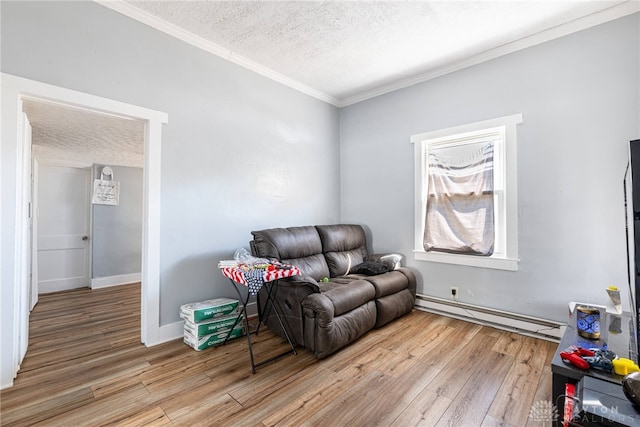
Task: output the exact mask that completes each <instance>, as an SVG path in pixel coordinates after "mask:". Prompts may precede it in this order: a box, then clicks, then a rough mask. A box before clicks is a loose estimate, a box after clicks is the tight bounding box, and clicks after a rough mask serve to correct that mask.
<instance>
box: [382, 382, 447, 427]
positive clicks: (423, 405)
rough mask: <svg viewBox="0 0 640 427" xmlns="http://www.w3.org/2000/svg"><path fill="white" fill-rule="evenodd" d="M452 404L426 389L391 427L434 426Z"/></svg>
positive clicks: (445, 398)
mask: <svg viewBox="0 0 640 427" xmlns="http://www.w3.org/2000/svg"><path fill="white" fill-rule="evenodd" d="M452 402H453V401H452V400H451V399H449V398H447V397H444V396H442V395H438V394H437V393H436V392H435V391H433V390H429V389H427V388H425V389H423V390H422V391H421V392H420V394H418V396H416V398H415V399H413V401H411V403H410V404H409V405H408V406H407V407H406V408H404V410H403V411H402V412H401V413H400V414H399V415H398V417H397V418H396V419H395V420H394V421H393V422H392V423H391V424H390V425H391V426H393V427H413V426H424V427H426V426H434V425H435V424H436V423H437V422H438V420H439V419H440V418H441V417H442V415H443V414H444V413H445V412H446V410H447V409H448V408H449V406H451V403H452Z"/></svg>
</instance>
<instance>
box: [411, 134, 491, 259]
mask: <svg viewBox="0 0 640 427" xmlns="http://www.w3.org/2000/svg"><path fill="white" fill-rule="evenodd" d="M493 146H494V144H493V142H492V141H489V142H487V141H486V140H485V141H482V142H473V143H469V144H464V145H458V146H447V147H443V148H437V147H436V148H433V149H430V150H429V152H428V159H427V160H428V175H427V179H428V195H427V202H426V218H425V228H424V229H425V231H424V242H423V243H424V249H425V251H427V252H428V251H440V252H449V253H458V254H466V255H480V256H490V255H491V254H493V249H494V241H495V230H494V197H493V191H494V189H493Z"/></svg>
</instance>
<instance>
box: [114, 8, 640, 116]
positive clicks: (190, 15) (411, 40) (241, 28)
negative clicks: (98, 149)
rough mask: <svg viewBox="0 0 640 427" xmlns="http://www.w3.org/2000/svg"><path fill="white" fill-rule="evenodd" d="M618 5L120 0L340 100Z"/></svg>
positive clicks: (231, 52)
mask: <svg viewBox="0 0 640 427" xmlns="http://www.w3.org/2000/svg"><path fill="white" fill-rule="evenodd" d="M634 1H635V0H634ZM622 3H627V1H623V0H605V1H592V0H591V1H584V0H583V1H580V0H570V1H566V0H553V1H552V0H537V1H488V0H485V1H442V0H439V1H237V0H236V1H234V0H232V1H130V0H127V1H126V4H127V5H129V6H134V7H135V8H138V9H140V10H142V11H144V13H146V14H150V15H151V16H153V17H154V18H156V19H158V20H160V21H163V22H165V23H169V24H171V25H172V26H175V27H178V28H180V29H181V30H186V31H187V32H189V33H191V34H193V35H196V36H198V37H200V38H202V39H204V40H206V41H208V42H211V43H212V44H214V45H217V46H219V47H221V48H222V49H224V50H226V51H228V52H229V55H230V56H231V55H240V56H242V57H244V58H247V59H249V60H250V61H252V62H254V63H256V64H258V65H260V66H263V67H267V68H268V69H271V70H273V71H275V72H277V73H279V74H282V75H284V76H286V77H288V78H290V79H292V80H294V81H296V82H299V83H301V84H303V85H305V86H308V87H310V88H313V89H315V90H318V91H320V92H322V93H324V94H326V95H328V96H329V97H332V98H333V99H337V100H338V103H340V101H341V100H345V99H349V98H351V97H354V96H358V95H359V94H362V93H365V92H368V91H372V90H375V89H377V88H380V87H383V86H386V85H390V84H393V83H394V82H397V81H399V80H402V79H406V78H409V77H411V76H415V75H418V74H423V73H426V72H429V71H433V70H439V69H443V68H447V67H450V66H451V64H454V63H456V62H459V61H463V60H465V59H467V58H470V57H473V56H476V55H480V54H482V53H484V52H487V51H489V50H491V49H496V48H500V47H501V46H504V45H506V44H509V43H513V42H515V41H518V40H521V39H523V38H526V37H529V36H533V35H536V34H540V33H541V32H544V31H546V30H550V29H554V28H557V27H559V26H563V25H564V24H567V23H571V22H573V21H576V20H578V19H580V18H583V17H585V16H589V15H592V14H594V13H596V12H600V11H603V10H606V9H610V8H612V7H615V6H620V5H621V4H622ZM105 5H107V6H108V4H105Z"/></svg>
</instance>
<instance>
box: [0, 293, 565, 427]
mask: <svg viewBox="0 0 640 427" xmlns="http://www.w3.org/2000/svg"><path fill="white" fill-rule="evenodd" d="M139 294H140V287H139V285H126V286H120V287H115V288H107V289H99V290H88V289H82V290H76V291H70V292H62V293H55V294H49V295H44V296H41V297H40V302H39V303H38V305H37V306H36V308H35V309H34V311H33V313H32V315H31V327H30V335H31V340H30V345H29V349H28V352H27V356H26V358H25V360H24V362H23V365H22V367H21V370H20V373H19V374H18V377H17V378H16V380H15V385H14V387H12V388H10V389H6V390H3V391H2V393H1V394H0V402H1V403H0V404H1V408H2V409H1V423H2V425H3V426H13V425H29V426H31V425H44V426H58V425H59V426H97V425H127V426H128V425H168V424H171V425H205V426H220V425H239V426H272V425H292V426H297V425H326V426H340V425H345V426H346V425H348V426H364V425H366V426H369V425H380V426H388V425H393V426H414V425H427V426H434V425H438V426H440V425H447V426H464V427H472V426H498V425H500V426H509V425H511V426H518V427H519V426H526V425H530V426H535V425H539V422H536V421H529V419H528V416H529V412H530V410H531V407H532V405H533V404H534V403H535V402H539V401H550V400H551V399H550V396H551V371H550V367H549V366H550V362H551V358H552V356H553V353H554V352H555V350H556V344H553V343H549V342H546V341H541V340H536V339H532V338H526V337H523V336H520V335H515V334H512V333H508V332H503V331H499V330H496V329H492V328H489V327H484V326H478V325H474V324H470V323H466V322H462V321H459V320H454V319H449V318H446V317H441V316H437V315H434V314H429V313H425V312H421V311H414V312H412V313H411V314H409V315H407V316H404V317H403V318H401V319H398V320H396V321H394V322H393V323H392V324H390V325H387V326H386V327H383V328H381V329H378V330H374V331H371V332H370V333H368V334H367V335H365V336H364V337H362V338H361V339H360V340H358V341H357V342H356V343H354V344H352V345H350V346H349V347H347V348H345V349H343V350H341V351H339V352H338V353H336V354H334V355H332V356H330V357H328V358H326V359H323V360H316V359H315V358H314V357H313V356H312V355H311V353H310V352H309V351H307V350H306V349H299V351H298V355H297V356H295V355H292V354H291V355H287V356H284V357H283V358H280V359H278V360H276V361H275V362H273V363H271V364H268V365H265V366H263V367H261V368H259V369H258V371H257V373H256V374H255V375H253V374H251V369H250V365H249V357H248V353H247V342H246V338H240V339H236V340H234V341H232V342H230V343H228V344H227V345H225V346H221V347H215V348H212V349H208V350H205V351H202V352H197V351H195V350H193V349H191V348H190V347H188V346H186V345H185V344H184V343H182V342H181V340H176V341H173V342H169V343H166V344H162V345H158V346H155V347H152V348H145V347H144V346H143V345H141V344H140V343H139V335H140V333H139V331H140V296H139ZM263 331H264V332H263ZM253 338H255V339H256V342H257V344H256V345H255V346H254V349H255V351H256V358H257V359H258V361H259V360H263V359H264V358H266V357H268V356H270V355H273V354H277V353H279V352H281V351H282V350H283V349H285V348H286V344H283V342H282V340H281V339H279V338H277V337H275V336H274V335H272V334H271V333H270V332H269V331H268V330H267V329H266V328H263V330H261V332H260V334H259V335H258V336H257V337H255V336H253Z"/></svg>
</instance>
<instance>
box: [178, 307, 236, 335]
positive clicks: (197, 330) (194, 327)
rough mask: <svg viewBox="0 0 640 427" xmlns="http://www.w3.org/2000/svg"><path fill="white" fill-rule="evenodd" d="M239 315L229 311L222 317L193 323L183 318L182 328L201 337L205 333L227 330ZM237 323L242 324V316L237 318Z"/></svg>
mask: <svg viewBox="0 0 640 427" xmlns="http://www.w3.org/2000/svg"><path fill="white" fill-rule="evenodd" d="M236 311H237V310H236ZM239 315H240V314H239V313H231V314H228V315H225V316H222V317H214V318H213V319H207V320H203V321H202V322H199V323H193V322H190V321H188V320H185V321H184V330H185V332H188V333H189V334H191V335H192V336H194V337H203V336H205V335H211V334H216V333H218V332H228V331H229V330H230V329H231V327H232V326H233V325H234V323H236V319H238V316H239ZM237 324H238V325H240V324H242V318H240V319H238V323H237Z"/></svg>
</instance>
